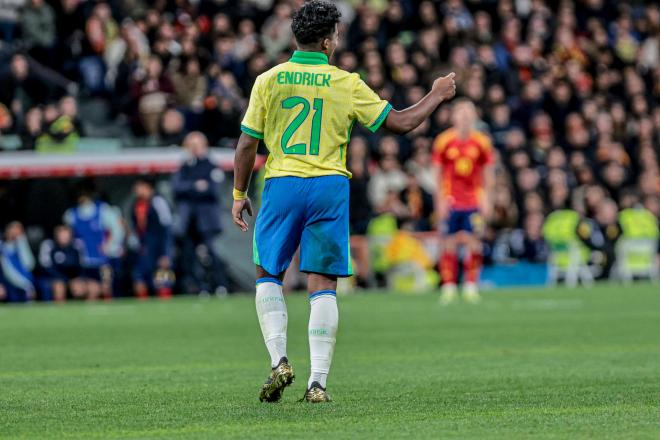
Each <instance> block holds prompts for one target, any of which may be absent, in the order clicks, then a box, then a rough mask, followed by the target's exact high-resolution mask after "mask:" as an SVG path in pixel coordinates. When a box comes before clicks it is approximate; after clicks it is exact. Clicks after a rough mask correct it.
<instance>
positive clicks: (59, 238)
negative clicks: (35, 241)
mask: <svg viewBox="0 0 660 440" xmlns="http://www.w3.org/2000/svg"><path fill="white" fill-rule="evenodd" d="M83 246H84V245H83V244H82V243H81V242H80V241H78V240H74V239H73V231H72V230H71V228H70V227H69V226H67V225H59V226H56V227H55V231H54V234H53V239H52V240H44V241H43V242H42V243H41V246H40V248H39V264H40V265H41V268H42V269H43V272H44V276H45V278H46V280H47V283H48V286H49V288H50V290H51V292H52V295H53V299H54V300H55V301H56V302H64V301H66V294H67V289H68V290H69V292H71V296H73V297H74V298H83V297H84V296H85V281H84V280H83V279H82V275H83V269H82V265H81V263H80V261H81V251H82V248H83Z"/></svg>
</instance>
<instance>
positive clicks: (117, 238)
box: [63, 181, 124, 300]
mask: <svg viewBox="0 0 660 440" xmlns="http://www.w3.org/2000/svg"><path fill="white" fill-rule="evenodd" d="M63 220H64V223H65V224H66V225H68V226H70V227H71V230H72V231H73V235H74V238H76V239H77V240H80V242H82V245H83V246H82V251H83V252H82V260H81V262H80V263H81V264H82V267H83V273H82V278H83V279H84V280H85V291H86V296H87V299H89V300H95V299H98V298H99V297H100V296H101V295H103V296H104V297H105V298H106V299H110V298H111V297H112V269H111V267H110V258H109V257H110V255H111V254H114V253H116V252H117V251H116V250H117V249H121V247H122V243H123V241H124V229H123V227H122V225H121V221H120V217H119V216H118V215H117V213H116V212H115V210H113V209H112V207H111V206H110V205H108V204H107V203H105V202H102V201H100V200H96V199H95V198H94V190H93V188H92V186H91V183H90V182H87V181H85V182H83V183H81V186H80V189H79V194H78V204H77V205H76V206H74V207H72V208H69V209H68V210H67V211H66V212H65V213H64V219H63Z"/></svg>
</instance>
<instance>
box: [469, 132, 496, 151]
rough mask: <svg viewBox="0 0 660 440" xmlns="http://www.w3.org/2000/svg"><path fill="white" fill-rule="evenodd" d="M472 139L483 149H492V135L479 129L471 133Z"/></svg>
mask: <svg viewBox="0 0 660 440" xmlns="http://www.w3.org/2000/svg"><path fill="white" fill-rule="evenodd" d="M471 137H472V139H474V141H475V142H476V143H477V144H478V145H479V147H481V149H482V150H484V151H490V150H491V149H492V143H491V140H490V136H489V135H488V134H487V133H485V132H483V131H479V130H474V131H473V132H472V134H471Z"/></svg>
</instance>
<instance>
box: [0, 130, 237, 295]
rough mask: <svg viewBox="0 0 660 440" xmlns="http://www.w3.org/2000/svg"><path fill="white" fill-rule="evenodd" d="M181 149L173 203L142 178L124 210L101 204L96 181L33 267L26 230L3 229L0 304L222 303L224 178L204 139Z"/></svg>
mask: <svg viewBox="0 0 660 440" xmlns="http://www.w3.org/2000/svg"><path fill="white" fill-rule="evenodd" d="M183 144H184V147H185V148H186V150H187V158H186V160H185V162H183V163H182V164H181V166H180V168H179V169H178V171H176V172H175V173H174V174H173V175H172V176H171V179H170V182H169V186H170V187H171V200H168V198H166V197H164V195H162V194H160V193H159V191H158V189H157V186H156V182H155V181H154V180H152V179H150V178H144V177H140V178H138V179H136V180H135V181H134V183H133V187H132V191H133V194H132V197H131V198H130V199H129V204H128V206H126V207H125V209H123V210H122V209H121V208H120V207H117V206H113V205H112V204H110V203H108V202H106V201H105V200H104V199H103V197H102V196H101V194H99V192H98V190H97V188H96V185H95V182H94V181H93V180H89V179H83V180H82V181H80V182H79V183H78V184H77V186H76V189H75V200H76V201H75V204H74V205H73V206H71V207H70V208H68V209H67V210H66V211H65V212H64V215H63V216H62V219H61V221H57V220H56V226H55V227H54V228H53V230H52V232H51V231H49V232H48V233H47V234H46V237H47V238H46V239H45V240H42V241H41V242H40V243H37V245H38V247H37V249H36V251H37V252H36V257H35V252H33V249H32V247H31V243H30V242H29V240H28V235H27V234H26V232H25V228H24V226H23V224H21V223H20V222H18V221H12V222H10V223H9V224H8V225H6V227H5V228H4V231H3V234H2V237H1V238H0V302H3V301H8V302H24V301H29V300H32V299H41V300H45V301H49V300H54V301H60V302H61V301H65V300H66V299H67V298H75V299H88V300H96V299H101V298H104V299H111V298H113V297H119V296H135V297H138V298H148V297H149V296H158V297H160V298H169V297H170V296H171V295H172V293H173V291H176V292H182V293H191V294H212V293H215V294H218V295H224V294H226V293H227V292H228V291H229V290H230V289H234V288H235V285H234V284H232V280H230V278H229V277H228V275H227V271H226V264H225V262H224V261H223V260H222V258H221V257H220V255H219V254H218V246H217V243H216V240H217V238H218V237H219V235H220V234H221V233H222V224H221V222H220V213H221V208H220V195H219V189H220V187H219V184H220V182H221V181H222V180H224V174H223V172H222V171H221V170H220V169H219V168H218V167H217V165H216V164H215V163H213V161H212V159H211V158H210V157H209V150H208V143H207V140H206V137H205V136H204V135H203V134H202V133H200V132H192V133H189V134H188V135H187V136H186V138H185V139H184V141H183ZM172 205H173V208H172ZM32 244H34V243H32Z"/></svg>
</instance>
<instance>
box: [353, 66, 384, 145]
mask: <svg viewBox="0 0 660 440" xmlns="http://www.w3.org/2000/svg"><path fill="white" fill-rule="evenodd" d="M356 76H357V75H356ZM352 98H353V117H354V119H356V120H357V121H358V122H359V123H360V124H362V125H364V126H365V127H366V128H367V129H368V130H369V131H371V132H372V133H373V132H375V131H376V130H378V129H379V128H380V126H381V125H383V122H385V119H386V118H387V115H388V114H389V113H390V110H392V106H391V105H390V103H389V102H387V101H385V100H384V99H380V97H379V96H378V95H377V94H376V92H374V91H373V90H371V88H369V86H368V85H367V84H366V83H365V82H364V81H362V79H360V78H357V79H356V81H355V85H354V86H353V97H352Z"/></svg>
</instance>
